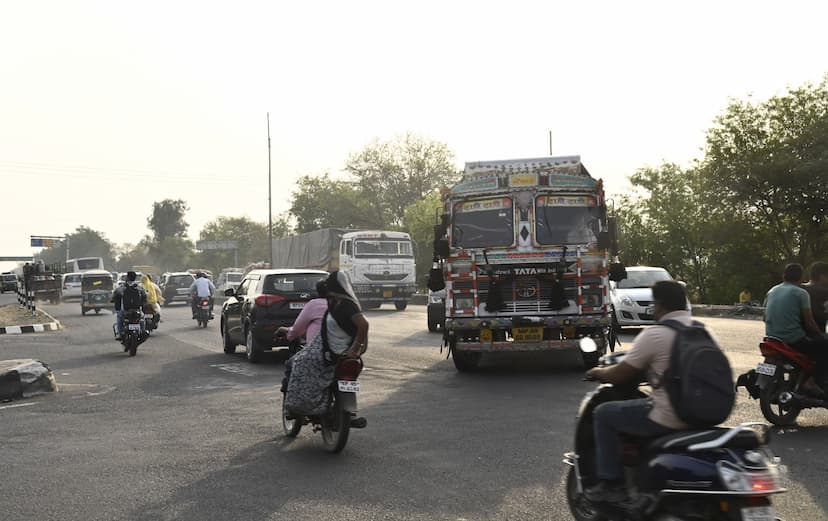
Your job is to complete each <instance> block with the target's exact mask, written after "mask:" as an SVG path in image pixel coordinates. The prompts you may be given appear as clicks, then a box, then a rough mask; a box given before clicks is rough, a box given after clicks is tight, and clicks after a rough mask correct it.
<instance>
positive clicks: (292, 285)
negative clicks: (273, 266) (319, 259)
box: [262, 273, 328, 296]
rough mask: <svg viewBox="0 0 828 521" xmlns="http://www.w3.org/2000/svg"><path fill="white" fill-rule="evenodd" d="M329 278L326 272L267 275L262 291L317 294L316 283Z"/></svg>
mask: <svg viewBox="0 0 828 521" xmlns="http://www.w3.org/2000/svg"><path fill="white" fill-rule="evenodd" d="M326 278H328V276H327V275H325V274H324V273H289V274H284V275H277V274H273V275H268V276H267V277H265V282H264V287H263V288H262V291H263V292H264V293H269V294H279V293H310V294H311V295H312V296H316V283H317V282H319V281H320V280H325V279H326Z"/></svg>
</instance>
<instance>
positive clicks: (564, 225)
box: [535, 195, 600, 244]
mask: <svg viewBox="0 0 828 521" xmlns="http://www.w3.org/2000/svg"><path fill="white" fill-rule="evenodd" d="M535 215H536V219H535V239H536V240H537V241H538V243H540V244H589V243H591V242H595V241H596V240H597V232H598V222H599V217H600V210H599V209H598V207H597V206H596V204H595V199H594V198H593V197H589V196H581V195H563V196H557V195H548V196H547V195H542V196H540V197H538V198H537V199H536V200H535Z"/></svg>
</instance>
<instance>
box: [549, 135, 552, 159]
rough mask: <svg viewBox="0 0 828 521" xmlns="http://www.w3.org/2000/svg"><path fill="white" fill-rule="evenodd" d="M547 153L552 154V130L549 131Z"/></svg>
mask: <svg viewBox="0 0 828 521" xmlns="http://www.w3.org/2000/svg"><path fill="white" fill-rule="evenodd" d="M549 155H550V156H551V155H552V131H551V130H550V131H549Z"/></svg>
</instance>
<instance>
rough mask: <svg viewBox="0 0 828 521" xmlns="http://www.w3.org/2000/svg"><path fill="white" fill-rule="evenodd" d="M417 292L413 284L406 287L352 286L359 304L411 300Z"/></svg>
mask: <svg viewBox="0 0 828 521" xmlns="http://www.w3.org/2000/svg"><path fill="white" fill-rule="evenodd" d="M416 290H417V287H416V286H414V285H413V284H407V285H402V286H401V285H391V284H376V285H370V286H369V285H362V284H360V285H354V292H355V293H356V295H357V298H358V299H359V300H360V302H402V301H407V300H408V299H410V298H411V295H413V294H414V292H415V291H416Z"/></svg>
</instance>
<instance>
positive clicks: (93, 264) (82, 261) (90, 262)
mask: <svg viewBox="0 0 828 521" xmlns="http://www.w3.org/2000/svg"><path fill="white" fill-rule="evenodd" d="M102 269H104V262H103V258H101V257H80V258H78V259H69V260H68V261H66V273H83V272H84V271H89V270H102Z"/></svg>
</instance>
